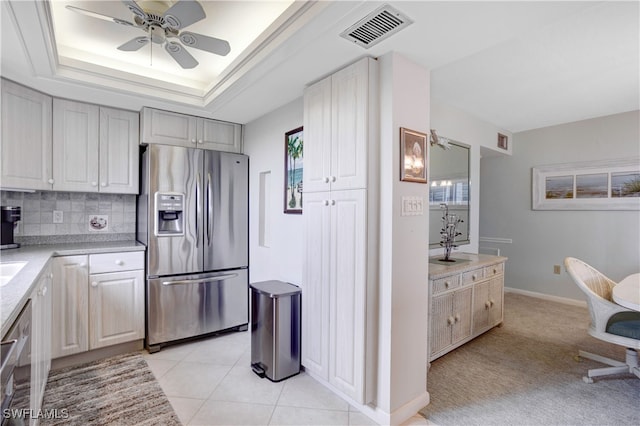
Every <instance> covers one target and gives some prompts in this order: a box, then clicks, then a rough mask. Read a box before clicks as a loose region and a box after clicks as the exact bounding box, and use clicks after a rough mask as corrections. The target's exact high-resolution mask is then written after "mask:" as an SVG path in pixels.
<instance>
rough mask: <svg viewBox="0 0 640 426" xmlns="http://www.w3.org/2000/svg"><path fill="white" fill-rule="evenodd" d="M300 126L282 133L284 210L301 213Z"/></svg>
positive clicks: (301, 161)
mask: <svg viewBox="0 0 640 426" xmlns="http://www.w3.org/2000/svg"><path fill="white" fill-rule="evenodd" d="M303 148H304V143H303V139H302V127H298V128H297V129H293V130H290V131H288V132H287V133H285V134H284V212H285V213H288V214H302V169H303V167H302V165H303Z"/></svg>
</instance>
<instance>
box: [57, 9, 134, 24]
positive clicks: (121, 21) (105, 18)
mask: <svg viewBox="0 0 640 426" xmlns="http://www.w3.org/2000/svg"><path fill="white" fill-rule="evenodd" d="M65 7H66V8H67V9H69V10H72V11H74V12H77V13H80V14H82V15H87V16H91V17H92V18H98V19H102V20H103V21H111V22H115V23H116V24H120V25H126V26H128V27H137V25H136V24H134V23H133V22H129V21H125V20H124V19H120V18H114V17H113V16H107V15H103V14H101V13H96V12H92V11H90V10H85V9H81V8H79V7H75V6H70V5H66V6H65Z"/></svg>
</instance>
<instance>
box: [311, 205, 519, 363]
mask: <svg viewBox="0 0 640 426" xmlns="http://www.w3.org/2000/svg"><path fill="white" fill-rule="evenodd" d="M305 214H306V212H305ZM456 257H458V258H461V259H463V261H462V262H460V263H457V264H455V263H454V264H453V265H436V264H431V265H429V266H430V269H429V360H430V361H432V360H434V359H436V358H438V357H440V356H442V355H444V354H446V353H447V352H449V351H451V350H453V349H455V348H457V347H458V346H460V345H462V344H464V343H465V342H468V341H469V340H471V339H473V338H475V337H477V336H479V335H480V334H482V333H484V332H485V331H487V330H489V329H491V328H493V327H495V326H496V325H498V324H500V323H501V322H502V319H503V300H504V296H503V295H504V263H505V261H506V260H507V259H506V258H505V257H500V256H488V255H476V254H465V253H461V254H458V255H456Z"/></svg>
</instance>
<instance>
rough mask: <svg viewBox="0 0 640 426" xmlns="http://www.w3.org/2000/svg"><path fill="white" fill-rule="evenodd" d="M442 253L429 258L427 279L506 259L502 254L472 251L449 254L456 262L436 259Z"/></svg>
mask: <svg viewBox="0 0 640 426" xmlns="http://www.w3.org/2000/svg"><path fill="white" fill-rule="evenodd" d="M441 257H442V255H439V256H434V257H430V258H429V279H430V280H433V279H438V278H442V277H446V276H448V275H451V274H457V273H461V272H467V271H470V270H472V269H477V268H480V267H483V266H489V265H494V264H496V263H500V262H504V261H506V260H507V258H506V257H503V256H492V255H489V254H473V253H455V254H453V255H451V258H452V259H458V260H459V261H458V262H452V263H445V262H440V261H438V259H439V258H441Z"/></svg>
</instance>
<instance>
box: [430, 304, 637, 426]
mask: <svg viewBox="0 0 640 426" xmlns="http://www.w3.org/2000/svg"><path fill="white" fill-rule="evenodd" d="M588 324H589V313H588V311H587V309H586V308H581V307H576V306H571V305H565V304H561V303H556V302H549V301H544V300H540V299H536V298H532V297H527V296H523V295H518V294H514V293H507V294H505V318H504V323H503V326H502V327H498V328H494V329H492V330H491V331H489V332H487V333H485V334H483V335H482V336H480V337H478V338H477V339H475V340H473V341H471V342H469V343H467V344H466V345H463V346H461V347H460V348H458V349H456V350H454V351H452V352H450V353H448V354H447V355H445V356H443V357H441V358H439V359H437V360H435V361H434V362H433V363H432V364H431V368H430V370H429V372H428V375H427V390H428V391H429V394H430V397H431V403H430V404H429V405H428V406H426V407H424V408H423V409H422V410H421V411H420V413H421V414H422V415H423V416H425V417H426V418H427V419H429V421H430V422H432V423H435V424H437V425H439V426H448V425H639V424H640V379H638V378H637V377H635V376H633V375H631V374H625V375H618V376H612V377H608V378H599V379H598V378H596V379H595V383H593V384H587V383H584V382H583V381H582V376H583V375H584V374H585V372H586V371H587V370H588V369H589V368H597V367H603V366H604V365H602V364H599V363H597V362H595V361H591V360H583V361H582V362H576V361H575V360H574V358H573V357H574V356H575V355H577V352H578V349H582V350H586V351H588V352H595V353H598V354H601V355H605V356H609V357H612V358H616V359H618V360H624V348H621V347H619V346H616V345H611V344H608V343H605V342H601V341H599V340H596V339H594V338H592V337H591V336H589V335H588V334H587V331H586V330H587V327H588Z"/></svg>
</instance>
